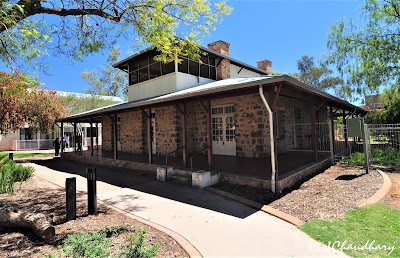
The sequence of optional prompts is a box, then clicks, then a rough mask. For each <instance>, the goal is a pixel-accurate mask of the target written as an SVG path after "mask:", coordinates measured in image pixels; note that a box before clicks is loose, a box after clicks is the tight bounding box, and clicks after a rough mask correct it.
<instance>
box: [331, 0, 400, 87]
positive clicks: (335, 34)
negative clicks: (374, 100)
mask: <svg viewBox="0 0 400 258" xmlns="http://www.w3.org/2000/svg"><path fill="white" fill-rule="evenodd" d="M360 18H361V19H360V21H359V22H358V23H356V22H354V21H353V20H346V21H345V20H343V21H341V22H339V24H337V25H334V26H332V27H331V32H330V35H329V38H328V48H329V49H330V53H328V54H327V56H326V64H333V65H335V66H336V68H337V69H338V71H339V72H340V73H341V74H342V75H345V76H346V79H347V80H348V83H349V84H351V85H352V91H353V92H355V93H356V94H365V93H369V92H376V91H377V90H378V88H379V87H380V86H388V85H394V84H397V85H398V84H399V83H400V69H399V61H400V51H399V46H400V1H398V0H365V2H364V4H363V6H362V8H361V10H360Z"/></svg>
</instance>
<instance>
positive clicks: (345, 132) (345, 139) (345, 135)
mask: <svg viewBox="0 0 400 258" xmlns="http://www.w3.org/2000/svg"><path fill="white" fill-rule="evenodd" d="M343 129H344V132H343V133H344V143H345V145H346V149H347V148H349V137H348V136H347V122H346V113H345V110H344V109H343Z"/></svg>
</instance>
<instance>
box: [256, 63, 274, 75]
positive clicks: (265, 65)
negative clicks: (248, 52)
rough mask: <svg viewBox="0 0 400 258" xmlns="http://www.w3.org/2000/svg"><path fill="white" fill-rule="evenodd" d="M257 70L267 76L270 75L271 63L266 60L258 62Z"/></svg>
mask: <svg viewBox="0 0 400 258" xmlns="http://www.w3.org/2000/svg"><path fill="white" fill-rule="evenodd" d="M257 67H258V69H261V70H264V71H266V72H267V73H268V75H272V62H271V61H270V60H268V59H264V60H260V61H258V62H257Z"/></svg>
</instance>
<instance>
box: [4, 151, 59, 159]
mask: <svg viewBox="0 0 400 258" xmlns="http://www.w3.org/2000/svg"><path fill="white" fill-rule="evenodd" d="M0 154H7V155H8V152H6V151H0ZM52 156H54V153H40V152H37V153H30V152H14V159H18V158H31V157H52Z"/></svg>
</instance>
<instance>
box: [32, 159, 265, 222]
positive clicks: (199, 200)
mask: <svg viewBox="0 0 400 258" xmlns="http://www.w3.org/2000/svg"><path fill="white" fill-rule="evenodd" d="M31 162H32V163H34V164H37V165H41V166H45V167H47V168H50V169H52V170H55V171H60V172H65V173H70V174H75V175H80V176H83V177H86V168H89V167H93V165H92V164H89V163H84V162H78V161H70V160H63V159H61V158H54V159H48V160H32V161H31ZM95 167H96V171H97V181H103V182H105V183H109V184H112V185H115V186H119V187H123V188H130V189H133V190H137V191H140V192H144V193H148V194H153V195H157V196H161V197H164V198H167V199H170V200H174V201H178V202H182V203H186V204H190V205H194V206H197V207H202V208H205V209H209V210H213V211H216V212H220V213H224V214H227V215H230V216H234V217H238V218H245V217H247V216H249V215H251V214H253V213H255V212H257V210H255V209H253V208H249V207H247V206H245V205H243V204H240V203H237V202H234V201H232V200H229V199H227V198H224V197H221V196H219V195H215V194H212V193H210V192H208V191H205V190H201V189H195V188H192V187H190V186H186V185H178V184H174V183H170V182H168V183H163V182H158V181H156V174H155V173H152V172H144V171H140V170H134V169H123V168H116V167H106V166H101V165H97V166H95ZM118 198H119V199H120V201H121V198H123V200H127V201H128V200H129V201H131V200H132V199H134V198H132V196H130V195H126V196H119V197H118ZM123 200H122V201H123ZM107 203H109V204H113V200H112V199H109V200H107ZM133 208H134V207H133ZM166 208H168V207H166Z"/></svg>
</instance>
